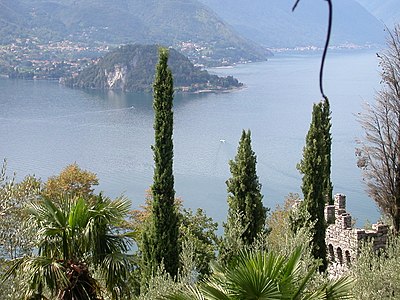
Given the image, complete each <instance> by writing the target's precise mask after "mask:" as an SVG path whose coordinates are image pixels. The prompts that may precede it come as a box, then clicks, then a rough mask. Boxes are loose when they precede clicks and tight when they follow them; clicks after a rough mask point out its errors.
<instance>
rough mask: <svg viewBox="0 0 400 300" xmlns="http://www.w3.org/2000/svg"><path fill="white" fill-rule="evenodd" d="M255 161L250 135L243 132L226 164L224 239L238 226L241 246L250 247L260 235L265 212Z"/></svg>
mask: <svg viewBox="0 0 400 300" xmlns="http://www.w3.org/2000/svg"><path fill="white" fill-rule="evenodd" d="M256 163H257V158H256V155H255V153H254V151H253V150H252V147H251V132H250V130H249V131H248V132H247V133H246V131H245V130H243V132H242V136H241V139H240V142H239V146H238V150H237V154H236V157H235V159H234V160H231V161H229V166H230V171H231V174H232V177H231V178H229V179H228V180H227V181H226V185H227V191H228V206H229V208H228V220H227V224H225V232H226V235H227V234H229V231H230V230H232V229H233V228H231V227H232V226H235V224H238V225H239V226H240V227H241V228H242V230H243V232H242V234H241V236H240V239H241V242H242V243H243V244H245V245H250V244H252V243H253V242H254V240H255V238H256V236H257V235H258V234H259V233H260V232H262V230H263V228H264V224H265V219H266V213H267V209H266V208H265V207H264V206H263V203H262V199H263V196H262V195H261V184H260V183H259V180H258V176H257V173H256Z"/></svg>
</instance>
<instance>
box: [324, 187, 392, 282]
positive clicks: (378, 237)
mask: <svg viewBox="0 0 400 300" xmlns="http://www.w3.org/2000/svg"><path fill="white" fill-rule="evenodd" d="M325 219H326V222H327V223H328V227H327V230H326V237H325V241H326V245H327V249H328V253H327V254H328V259H329V261H330V263H331V268H332V269H335V270H334V272H335V273H336V274H337V273H341V272H342V271H344V270H346V269H347V267H348V266H349V265H350V264H351V263H352V261H354V259H356V257H357V253H358V249H359V248H360V246H361V244H362V242H363V241H366V240H372V242H373V249H374V250H378V249H380V248H384V247H386V242H387V233H388V226H387V225H384V224H373V225H372V230H364V229H358V228H352V224H351V223H352V222H351V215H350V214H349V213H347V212H346V196H345V195H343V194H336V195H335V201H334V205H327V206H326V207H325Z"/></svg>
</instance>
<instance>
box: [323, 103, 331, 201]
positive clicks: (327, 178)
mask: <svg viewBox="0 0 400 300" xmlns="http://www.w3.org/2000/svg"><path fill="white" fill-rule="evenodd" d="M321 122H322V129H323V134H324V144H325V147H324V148H325V150H324V152H325V154H324V155H325V160H324V161H325V166H324V168H325V170H324V195H325V197H326V203H327V204H333V197H332V190H333V186H332V181H331V151H332V136H331V127H332V125H331V109H330V105H329V100H328V98H325V99H324V100H323V102H322V114H321Z"/></svg>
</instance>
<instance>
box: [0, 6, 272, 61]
mask: <svg viewBox="0 0 400 300" xmlns="http://www.w3.org/2000/svg"><path fill="white" fill-rule="evenodd" d="M0 8H1V9H0V11H1V12H0V25H2V26H1V29H0V33H1V35H0V43H8V42H10V41H13V40H14V39H15V38H16V37H38V38H39V39H40V40H41V41H43V40H53V41H54V40H59V39H68V40H71V41H77V42H88V43H106V44H121V43H122V44H124V43H143V44H152V43H157V44H163V45H168V46H178V45H181V44H182V43H183V42H190V43H194V44H195V45H196V47H197V51H200V50H206V52H203V53H202V55H203V56H208V57H210V60H222V59H226V60H229V61H233V62H238V61H241V60H246V61H249V60H251V61H256V60H258V61H259V60H265V59H266V57H267V56H268V55H270V52H269V51H267V50H266V49H264V48H263V47H261V46H259V45H258V44H256V43H254V42H250V41H248V40H246V39H244V38H242V37H240V36H239V35H238V34H237V33H236V32H235V31H234V30H233V29H232V28H231V27H230V26H228V25H227V24H226V23H224V22H223V21H222V20H221V19H220V18H219V17H218V16H217V15H216V14H215V13H214V12H213V11H212V10H211V9H209V8H208V7H206V6H205V5H203V4H202V3H200V2H199V1H197V0H185V1H179V0H168V1H162V0H132V1H126V0H115V1H106V0H96V1H94V0H81V1H72V0H13V1H11V0H0Z"/></svg>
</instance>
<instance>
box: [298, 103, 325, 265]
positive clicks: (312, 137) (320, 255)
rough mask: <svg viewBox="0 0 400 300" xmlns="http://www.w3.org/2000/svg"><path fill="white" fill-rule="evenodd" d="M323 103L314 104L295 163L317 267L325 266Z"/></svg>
mask: <svg viewBox="0 0 400 300" xmlns="http://www.w3.org/2000/svg"><path fill="white" fill-rule="evenodd" d="M323 110H324V108H323V103H321V102H320V103H318V104H314V107H313V112H312V120H311V124H310V129H309V131H308V133H307V137H306V145H305V147H304V149H303V159H302V160H301V162H300V163H299V164H298V166H297V167H298V169H299V171H300V172H301V173H302V174H303V182H302V186H301V189H302V191H303V195H304V201H303V203H302V207H301V209H306V210H307V211H308V213H309V216H310V219H311V221H312V222H315V223H314V227H313V228H312V241H311V242H312V253H313V256H314V258H316V259H321V260H322V266H321V267H320V271H321V272H322V271H325V270H326V267H327V259H326V244H325V230H326V222H325V218H324V209H325V203H326V194H325V193H326V189H325V188H326V186H325V185H326V182H327V180H326V179H325V175H326V173H325V172H326V169H327V167H326V157H327V156H326V152H325V151H326V149H327V146H326V138H325V131H326V128H325V127H324V122H323Z"/></svg>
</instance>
